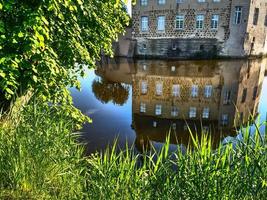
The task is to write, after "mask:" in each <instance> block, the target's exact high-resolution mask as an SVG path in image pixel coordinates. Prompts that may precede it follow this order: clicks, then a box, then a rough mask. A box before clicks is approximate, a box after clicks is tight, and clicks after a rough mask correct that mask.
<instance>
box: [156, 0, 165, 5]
mask: <svg viewBox="0 0 267 200" xmlns="http://www.w3.org/2000/svg"><path fill="white" fill-rule="evenodd" d="M165 3H166V2H165V0H158V4H159V5H164V4H165Z"/></svg>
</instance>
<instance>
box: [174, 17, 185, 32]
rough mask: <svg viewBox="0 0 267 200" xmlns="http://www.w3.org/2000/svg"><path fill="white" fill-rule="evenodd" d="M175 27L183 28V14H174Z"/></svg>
mask: <svg viewBox="0 0 267 200" xmlns="http://www.w3.org/2000/svg"><path fill="white" fill-rule="evenodd" d="M175 28H176V29H179V30H181V29H183V28H184V16H183V15H177V16H176V21H175Z"/></svg>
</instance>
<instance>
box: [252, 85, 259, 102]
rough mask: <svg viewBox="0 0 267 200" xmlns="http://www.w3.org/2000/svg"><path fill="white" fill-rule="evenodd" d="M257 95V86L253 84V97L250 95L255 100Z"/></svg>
mask: <svg viewBox="0 0 267 200" xmlns="http://www.w3.org/2000/svg"><path fill="white" fill-rule="evenodd" d="M257 96H258V86H255V87H254V89H253V97H252V99H253V100H256V98H257Z"/></svg>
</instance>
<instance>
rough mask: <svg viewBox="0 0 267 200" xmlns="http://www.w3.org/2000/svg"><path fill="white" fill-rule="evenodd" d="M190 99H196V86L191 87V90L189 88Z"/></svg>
mask: <svg viewBox="0 0 267 200" xmlns="http://www.w3.org/2000/svg"><path fill="white" fill-rule="evenodd" d="M191 97H192V98H196V97H198V85H192V88H191Z"/></svg>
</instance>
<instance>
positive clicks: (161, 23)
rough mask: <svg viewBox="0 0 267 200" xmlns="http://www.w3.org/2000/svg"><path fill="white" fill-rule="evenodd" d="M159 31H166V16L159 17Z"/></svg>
mask: <svg viewBox="0 0 267 200" xmlns="http://www.w3.org/2000/svg"><path fill="white" fill-rule="evenodd" d="M157 29H158V31H165V16H158V28H157Z"/></svg>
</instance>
